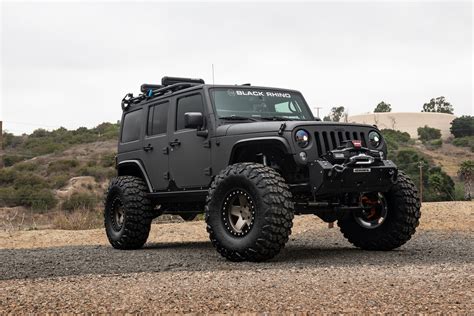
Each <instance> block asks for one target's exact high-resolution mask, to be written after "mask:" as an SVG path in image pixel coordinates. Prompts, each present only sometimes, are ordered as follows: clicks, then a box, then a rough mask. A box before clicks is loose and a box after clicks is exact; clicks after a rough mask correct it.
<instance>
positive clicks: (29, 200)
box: [11, 186, 58, 211]
mask: <svg viewBox="0 0 474 316" xmlns="http://www.w3.org/2000/svg"><path fill="white" fill-rule="evenodd" d="M11 203H12V204H13V205H15V206H16V205H22V206H26V207H31V208H32V209H33V210H37V211H47V210H50V209H52V208H54V207H55V206H56V205H57V203H58V201H57V199H56V197H55V196H54V194H53V193H52V192H51V190H49V189H45V188H38V187H33V186H24V187H20V188H16V189H15V191H14V195H13V196H12V198H11Z"/></svg>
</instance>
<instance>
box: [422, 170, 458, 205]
mask: <svg viewBox="0 0 474 316" xmlns="http://www.w3.org/2000/svg"><path fill="white" fill-rule="evenodd" d="M423 198H424V200H426V201H453V200H455V189H454V181H453V180H452V179H451V177H450V176H448V175H447V174H446V173H445V172H444V171H443V170H441V168H440V167H433V168H431V169H430V170H429V176H428V185H427V188H426V189H425V191H424V192H423Z"/></svg>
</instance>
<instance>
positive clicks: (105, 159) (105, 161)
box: [100, 152, 115, 168]
mask: <svg viewBox="0 0 474 316" xmlns="http://www.w3.org/2000/svg"><path fill="white" fill-rule="evenodd" d="M100 165H101V166H102V167H104V168H108V167H113V166H114V165H115V153H114V152H111V153H106V154H104V155H102V156H101V157H100Z"/></svg>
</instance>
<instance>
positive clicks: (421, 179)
mask: <svg viewBox="0 0 474 316" xmlns="http://www.w3.org/2000/svg"><path fill="white" fill-rule="evenodd" d="M418 168H419V169H420V203H421V202H423V162H422V161H420V162H419V163H418Z"/></svg>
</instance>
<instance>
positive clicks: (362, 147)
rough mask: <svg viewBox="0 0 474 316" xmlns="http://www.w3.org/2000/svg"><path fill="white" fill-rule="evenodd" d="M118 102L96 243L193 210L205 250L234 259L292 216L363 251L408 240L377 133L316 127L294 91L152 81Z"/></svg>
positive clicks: (270, 249)
mask: <svg viewBox="0 0 474 316" xmlns="http://www.w3.org/2000/svg"><path fill="white" fill-rule="evenodd" d="M141 91H142V94H140V95H139V96H137V97H133V95H132V94H127V95H126V96H125V98H124V99H123V100H122V109H123V116H122V124H121V125H122V127H121V133H120V141H119V145H118V155H117V161H116V167H117V171H118V176H117V177H116V178H114V179H112V181H111V182H110V186H109V189H108V192H107V196H106V200H105V227H106V231H107V237H108V238H109V241H110V243H111V244H112V246H114V247H115V248H119V249H135V248H139V247H141V246H143V244H144V243H145V242H146V240H147V238H148V234H149V231H150V226H151V221H152V219H153V218H155V217H157V216H159V215H161V214H163V213H168V214H179V215H181V216H182V217H183V218H184V219H185V220H191V219H193V218H194V217H195V216H196V215H197V214H199V213H203V212H205V218H206V222H207V230H208V232H209V236H210V239H211V241H212V243H213V245H214V246H215V247H216V249H217V251H219V253H220V254H221V255H223V256H224V257H226V258H227V259H230V260H234V261H242V260H250V261H263V260H267V259H270V258H272V257H274V256H275V255H276V254H278V252H279V251H280V249H281V248H283V246H284V245H285V243H286V242H287V241H288V236H289V235H290V233H291V227H292V220H293V216H294V214H315V215H317V216H319V217H320V218H321V219H322V220H323V221H325V222H328V223H333V222H335V221H337V223H338V225H339V227H340V229H341V231H342V233H343V234H344V236H345V237H346V238H347V239H348V240H349V241H350V242H351V243H353V244H354V245H355V246H357V247H360V248H362V249H368V250H391V249H394V248H397V247H400V246H401V245H403V244H404V243H405V242H407V241H408V240H409V239H410V237H411V235H413V234H414V233H415V229H416V227H417V226H418V223H419V218H420V201H419V198H418V192H417V189H416V187H415V185H414V184H413V182H412V181H411V180H410V179H409V178H408V177H407V176H406V175H405V174H404V173H403V172H401V171H398V169H397V167H396V166H395V164H394V163H393V162H391V161H390V160H387V147H386V144H385V142H384V139H383V137H382V135H381V134H380V131H379V130H378V129H377V128H376V127H374V126H369V125H362V124H343V123H332V122H329V123H328V122H321V121H320V120H319V119H317V118H315V117H313V114H312V113H311V110H310V109H309V107H308V105H307V104H306V102H305V100H304V98H303V96H302V95H301V93H299V92H298V91H294V90H287V89H276V88H265V87H253V86H250V85H248V84H247V85H227V86H225V85H208V84H205V83H204V81H203V80H201V79H186V78H171V77H164V78H163V79H162V84H161V85H148V84H144V85H142V87H141Z"/></svg>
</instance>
